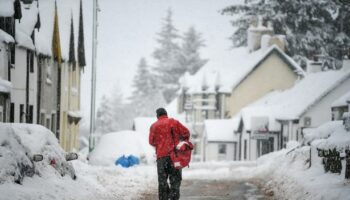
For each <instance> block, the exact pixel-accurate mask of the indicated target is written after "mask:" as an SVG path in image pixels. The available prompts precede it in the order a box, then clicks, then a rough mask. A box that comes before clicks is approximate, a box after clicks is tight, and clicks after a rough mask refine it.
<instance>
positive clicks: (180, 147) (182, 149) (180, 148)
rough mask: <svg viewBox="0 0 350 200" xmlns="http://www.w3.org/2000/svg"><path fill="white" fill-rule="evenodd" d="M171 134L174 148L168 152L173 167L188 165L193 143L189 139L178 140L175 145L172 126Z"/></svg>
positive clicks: (178, 167)
mask: <svg viewBox="0 0 350 200" xmlns="http://www.w3.org/2000/svg"><path fill="white" fill-rule="evenodd" d="M171 136H172V138H173V142H174V150H173V151H171V153H170V159H171V161H172V163H173V166H174V168H175V169H182V168H184V167H186V166H188V165H189V163H190V161H191V155H192V150H193V144H192V143H191V142H190V141H180V142H179V143H178V144H176V145H175V139H174V132H173V128H171Z"/></svg>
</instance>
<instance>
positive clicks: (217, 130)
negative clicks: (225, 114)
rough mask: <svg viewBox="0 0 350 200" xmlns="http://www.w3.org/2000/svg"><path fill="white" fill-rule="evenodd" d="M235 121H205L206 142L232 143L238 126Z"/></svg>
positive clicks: (235, 139)
mask: <svg viewBox="0 0 350 200" xmlns="http://www.w3.org/2000/svg"><path fill="white" fill-rule="evenodd" d="M238 122H239V121H238V120H237V119H235V120H234V119H217V120H205V121H204V126H205V134H206V136H207V141H208V142H234V141H237V138H236V136H235V134H234V130H235V127H237V126H238Z"/></svg>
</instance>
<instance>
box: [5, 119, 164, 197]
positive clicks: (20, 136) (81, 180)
mask: <svg viewBox="0 0 350 200" xmlns="http://www.w3.org/2000/svg"><path fill="white" fill-rule="evenodd" d="M0 133H1V134H0V194H1V197H0V199H2V200H22V199H27V200H37V199H45V200H46V199H54V200H68V199H69V200H71V199H74V200H84V199H99V200H103V199H140V198H141V196H142V194H143V193H145V192H147V191H148V190H152V191H156V187H157V179H156V178H157V174H156V173H157V170H156V166H155V165H148V166H146V165H140V166H136V167H133V168H128V169H123V168H121V167H119V166H112V167H102V166H91V165H88V164H87V161H86V160H84V159H80V160H76V161H71V162H72V164H73V165H71V166H74V168H75V172H76V176H77V179H75V180H73V179H72V178H71V177H70V176H62V174H63V175H64V170H67V169H66V167H67V165H66V164H67V162H66V161H65V157H64V153H65V152H64V151H63V150H62V149H61V147H60V146H59V144H58V141H57V139H56V138H55V135H54V134H53V133H52V132H50V131H49V130H48V129H46V128H45V127H42V126H39V125H30V124H3V123H1V124H0ZM132 134H137V133H135V132H132ZM117 136H120V137H121V138H119V137H118V139H119V140H121V141H124V142H125V144H130V145H132V143H133V142H132V140H130V141H128V139H133V137H129V136H125V135H123V134H119V135H118V134H117ZM134 145H135V144H134ZM119 148H120V147H119ZM117 149H118V146H117ZM34 154H42V155H43V156H44V160H43V161H40V162H33V161H32V156H33V155H34ZM52 159H55V164H53V165H50V162H51V160H52ZM29 172H30V173H31V174H28V173H29ZM24 174H25V177H24V178H23V175H24ZM21 176H22V178H21ZM16 179H19V181H17V182H18V183H21V184H17V183H15V181H16Z"/></svg>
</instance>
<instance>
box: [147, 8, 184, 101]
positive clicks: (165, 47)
mask: <svg viewBox="0 0 350 200" xmlns="http://www.w3.org/2000/svg"><path fill="white" fill-rule="evenodd" d="M177 32H178V30H177V29H176V28H175V27H174V25H173V20H172V11H171V9H169V10H168V13H167V17H166V18H165V19H164V21H163V26H162V29H161V31H160V33H158V39H157V42H158V44H159V47H158V48H156V50H155V51H154V52H153V56H154V58H155V60H156V70H157V73H158V77H159V79H160V85H159V86H158V87H160V89H161V90H162V92H163V94H164V97H165V99H166V101H167V102H170V101H171V100H172V99H173V98H174V96H175V92H176V91H177V90H178V88H179V84H178V80H179V78H180V77H181V76H182V75H183V73H184V72H183V70H182V69H181V67H180V65H179V62H178V57H179V50H180V47H179V45H178V44H177V40H178V39H179V35H178V33H177Z"/></svg>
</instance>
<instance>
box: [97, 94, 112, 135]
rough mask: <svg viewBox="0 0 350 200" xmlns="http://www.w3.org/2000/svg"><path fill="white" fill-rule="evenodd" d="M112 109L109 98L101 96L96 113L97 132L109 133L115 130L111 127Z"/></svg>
mask: <svg viewBox="0 0 350 200" xmlns="http://www.w3.org/2000/svg"><path fill="white" fill-rule="evenodd" d="M113 118H114V117H113V109H112V104H111V102H110V100H109V99H108V98H107V97H106V96H102V99H101V103H100V106H99V108H98V109H97V113H96V131H97V132H98V133H110V132H112V131H115V129H114V127H113V121H114V119H113Z"/></svg>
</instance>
